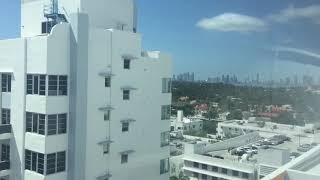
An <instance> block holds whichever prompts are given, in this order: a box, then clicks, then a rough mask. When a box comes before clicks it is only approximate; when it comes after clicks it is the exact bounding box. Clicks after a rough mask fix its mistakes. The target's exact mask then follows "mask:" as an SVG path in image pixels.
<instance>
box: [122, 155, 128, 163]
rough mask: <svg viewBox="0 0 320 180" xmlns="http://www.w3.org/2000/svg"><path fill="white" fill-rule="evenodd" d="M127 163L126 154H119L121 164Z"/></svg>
mask: <svg viewBox="0 0 320 180" xmlns="http://www.w3.org/2000/svg"><path fill="white" fill-rule="evenodd" d="M125 163H128V154H122V155H121V164H125Z"/></svg>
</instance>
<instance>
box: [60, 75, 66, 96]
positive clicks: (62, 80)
mask: <svg viewBox="0 0 320 180" xmlns="http://www.w3.org/2000/svg"><path fill="white" fill-rule="evenodd" d="M58 95H59V96H67V95H68V77H67V76H59V94H58Z"/></svg>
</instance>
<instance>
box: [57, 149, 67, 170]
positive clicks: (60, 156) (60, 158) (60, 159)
mask: <svg viewBox="0 0 320 180" xmlns="http://www.w3.org/2000/svg"><path fill="white" fill-rule="evenodd" d="M65 170H66V152H58V153H57V172H63V171H65Z"/></svg>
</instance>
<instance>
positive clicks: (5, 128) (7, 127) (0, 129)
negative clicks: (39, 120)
mask: <svg viewBox="0 0 320 180" xmlns="http://www.w3.org/2000/svg"><path fill="white" fill-rule="evenodd" d="M5 133H11V124H3V125H0V134H5Z"/></svg>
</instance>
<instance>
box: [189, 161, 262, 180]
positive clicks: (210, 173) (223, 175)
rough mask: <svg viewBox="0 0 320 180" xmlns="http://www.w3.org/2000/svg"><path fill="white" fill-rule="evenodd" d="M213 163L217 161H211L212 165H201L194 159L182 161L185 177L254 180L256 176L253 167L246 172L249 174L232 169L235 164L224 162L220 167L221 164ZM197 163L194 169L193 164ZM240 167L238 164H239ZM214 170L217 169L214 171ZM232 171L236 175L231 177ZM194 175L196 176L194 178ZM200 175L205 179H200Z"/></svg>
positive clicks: (209, 179)
mask: <svg viewBox="0 0 320 180" xmlns="http://www.w3.org/2000/svg"><path fill="white" fill-rule="evenodd" d="M214 161H219V160H218V159H212V163H201V162H199V161H197V160H196V159H195V160H194V161H189V160H188V161H186V160H185V161H184V168H183V169H184V173H185V175H186V176H188V177H190V178H194V179H198V178H199V179H204V180H206V179H208V180H211V179H212V178H213V177H216V178H223V179H228V180H241V179H247V180H256V174H255V172H254V167H253V166H252V167H251V168H248V170H247V171H251V173H248V172H243V171H241V170H239V169H237V168H234V163H235V162H230V163H228V162H224V164H223V165H222V166H221V165H220V164H221V163H214ZM195 162H196V163H198V164H199V167H195V166H194V163H195ZM202 165H207V168H206V169H204V168H203V166H202ZM239 165H240V164H239ZM243 166H248V165H243ZM214 168H217V169H216V170H215V169H214ZM222 169H226V170H227V173H223V172H222ZM232 171H236V172H238V175H236V176H235V175H233V174H232ZM195 173H196V174H197V176H195ZM244 174H247V175H248V176H247V177H245V176H244ZM202 175H206V176H207V178H202Z"/></svg>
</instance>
